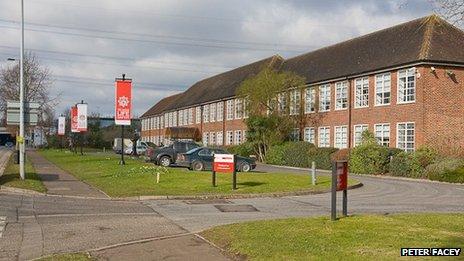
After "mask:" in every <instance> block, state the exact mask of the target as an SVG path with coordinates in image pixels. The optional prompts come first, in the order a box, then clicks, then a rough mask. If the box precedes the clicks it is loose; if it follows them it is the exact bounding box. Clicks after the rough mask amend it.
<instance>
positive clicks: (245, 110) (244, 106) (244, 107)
mask: <svg viewBox="0 0 464 261" xmlns="http://www.w3.org/2000/svg"><path fill="white" fill-rule="evenodd" d="M247 106H248V99H246V98H244V99H242V112H243V118H244V119H248V117H249V115H248V108H247Z"/></svg>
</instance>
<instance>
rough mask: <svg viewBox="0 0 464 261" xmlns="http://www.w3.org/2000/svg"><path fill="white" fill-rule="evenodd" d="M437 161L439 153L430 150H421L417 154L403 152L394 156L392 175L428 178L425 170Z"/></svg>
mask: <svg viewBox="0 0 464 261" xmlns="http://www.w3.org/2000/svg"><path fill="white" fill-rule="evenodd" d="M437 159H438V155H437V153H436V152H435V151H434V150H432V149H430V148H419V149H418V150H416V151H415V152H401V153H399V154H397V155H395V156H393V159H392V161H391V162H390V175H392V176H400V177H409V178H427V175H426V174H425V168H426V167H427V166H429V165H430V164H432V163H434V162H435V161H436V160H437Z"/></svg>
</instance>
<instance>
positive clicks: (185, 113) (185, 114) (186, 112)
mask: <svg viewBox="0 0 464 261" xmlns="http://www.w3.org/2000/svg"><path fill="white" fill-rule="evenodd" d="M188 124H189V109H185V110H184V125H188Z"/></svg>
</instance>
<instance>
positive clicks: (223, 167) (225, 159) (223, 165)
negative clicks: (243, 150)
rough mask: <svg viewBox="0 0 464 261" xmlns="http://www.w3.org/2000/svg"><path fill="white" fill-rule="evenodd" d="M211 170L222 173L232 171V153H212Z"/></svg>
mask: <svg viewBox="0 0 464 261" xmlns="http://www.w3.org/2000/svg"><path fill="white" fill-rule="evenodd" d="M213 171H215V172H224V173H232V172H234V155H232V154H214V164H213Z"/></svg>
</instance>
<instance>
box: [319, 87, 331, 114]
mask: <svg viewBox="0 0 464 261" xmlns="http://www.w3.org/2000/svg"><path fill="white" fill-rule="evenodd" d="M331 95H332V94H331V91H330V84H323V85H321V86H319V112H326V111H330V106H331V98H332V97H331ZM326 107H328V109H326Z"/></svg>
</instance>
